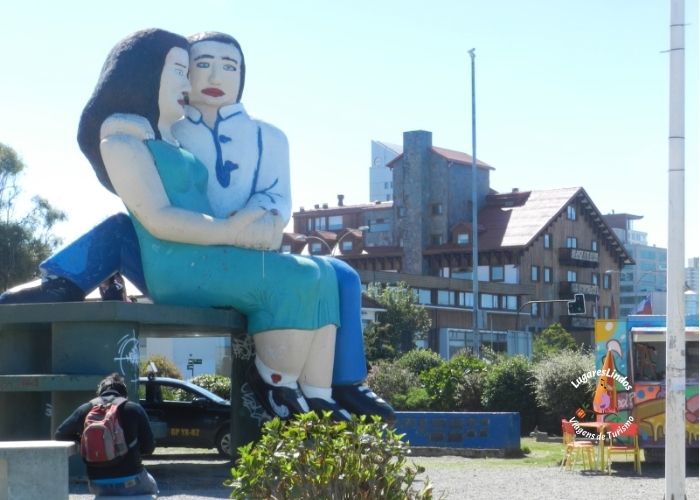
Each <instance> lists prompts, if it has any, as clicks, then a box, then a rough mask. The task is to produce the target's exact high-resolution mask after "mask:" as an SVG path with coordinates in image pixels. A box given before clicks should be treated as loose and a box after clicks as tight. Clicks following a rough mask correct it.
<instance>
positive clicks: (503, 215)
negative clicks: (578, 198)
mask: <svg viewBox="0 0 700 500" xmlns="http://www.w3.org/2000/svg"><path fill="white" fill-rule="evenodd" d="M579 189H581V188H560V189H550V190H545V191H529V192H521V193H518V194H519V195H521V196H523V195H527V199H526V201H525V202H524V203H522V204H521V205H519V206H512V207H509V206H503V204H502V203H500V202H499V201H500V200H499V198H501V197H503V196H510V193H508V194H506V195H498V194H497V195H491V196H489V197H488V198H487V205H486V206H485V207H484V208H483V209H482V210H481V211H479V223H480V224H482V225H483V226H484V227H486V231H485V233H484V234H483V236H480V238H479V240H480V241H479V247H480V248H482V249H484V250H485V249H491V248H494V249H495V248H501V247H523V246H526V245H527V244H528V243H529V242H530V241H531V240H533V239H534V238H535V237H536V236H537V235H538V234H539V232H540V231H541V230H542V229H543V228H544V227H545V226H547V224H548V223H549V222H550V221H551V220H552V219H553V218H554V216H555V215H557V214H558V213H559V212H560V211H561V210H562V209H563V208H564V207H565V206H566V205H567V204H568V203H569V202H570V201H571V199H572V198H573V197H574V195H575V194H576V193H577V192H578V190H579Z"/></svg>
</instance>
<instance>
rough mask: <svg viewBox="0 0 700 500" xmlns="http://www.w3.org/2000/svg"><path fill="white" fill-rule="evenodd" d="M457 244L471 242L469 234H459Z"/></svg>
mask: <svg viewBox="0 0 700 500" xmlns="http://www.w3.org/2000/svg"><path fill="white" fill-rule="evenodd" d="M457 244H458V245H468V244H469V235H468V234H467V233H459V234H457Z"/></svg>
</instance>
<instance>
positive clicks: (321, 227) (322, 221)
mask: <svg viewBox="0 0 700 500" xmlns="http://www.w3.org/2000/svg"><path fill="white" fill-rule="evenodd" d="M314 221H315V223H314V229H316V230H317V231H325V229H326V218H325V217H316V219H315V220H314Z"/></svg>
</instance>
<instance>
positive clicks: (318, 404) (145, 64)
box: [0, 29, 394, 421]
mask: <svg viewBox="0 0 700 500" xmlns="http://www.w3.org/2000/svg"><path fill="white" fill-rule="evenodd" d="M154 61H158V62H159V64H155V63H154ZM244 83H245V59H244V57H243V51H242V50H241V47H240V45H239V44H238V42H237V41H236V40H235V39H234V38H233V37H231V36H229V35H225V34H222V33H215V32H205V33H199V34H196V35H193V36H191V37H189V38H188V39H186V38H183V37H181V36H179V35H176V34H174V33H169V32H167V31H163V30H159V29H150V30H143V31H139V32H137V33H134V34H132V35H130V36H129V37H127V38H126V39H124V40H122V41H121V42H119V43H118V44H117V45H116V46H115V47H114V49H113V50H112V52H111V53H110V55H109V56H108V58H107V61H106V63H105V65H104V67H103V69H102V72H101V74H100V79H99V81H98V83H97V86H96V88H95V91H94V93H93V95H92V97H91V98H90V100H89V101H88V103H87V105H86V106H85V109H84V110H83V114H82V116H81V120H80V126H79V131H78V143H79V145H80V148H81V150H82V151H83V153H84V154H85V156H86V157H87V158H88V160H89V161H90V163H91V165H92V166H93V168H94V170H95V173H96V174H97V176H98V178H99V180H100V181H101V182H102V184H103V185H104V186H105V187H106V188H107V189H109V190H110V191H112V192H113V193H115V194H116V195H118V196H119V197H120V198H121V199H122V201H123V202H124V204H125V206H126V207H127V210H128V212H129V213H128V215H126V214H118V215H114V216H112V217H110V218H108V219H107V220H105V221H104V222H102V223H101V224H99V225H98V226H96V227H95V228H93V229H92V230H91V231H90V232H88V233H87V234H85V235H84V236H82V237H81V238H79V239H78V240H77V241H75V242H73V243H71V244H69V245H68V246H66V247H64V248H63V249H61V250H60V251H59V252H58V253H56V254H55V255H53V256H52V257H50V258H49V259H47V260H46V261H44V262H43V263H42V264H41V266H40V267H41V272H42V276H43V281H42V283H41V285H40V286H37V287H33V288H25V289H23V290H20V291H16V292H15V291H8V292H6V293H4V294H3V295H2V296H0V304H10V303H28V302H60V301H79V300H84V298H85V295H86V293H89V292H90V291H91V290H92V289H94V288H96V287H97V286H98V285H99V284H100V283H101V282H103V281H104V280H105V279H108V278H109V277H110V276H112V275H113V274H114V273H116V272H119V273H121V274H123V275H124V276H125V277H126V278H128V279H129V280H130V281H131V282H132V283H134V284H135V285H136V286H137V287H138V288H139V289H140V290H141V291H143V292H144V293H146V294H147V295H148V296H149V297H150V298H151V299H152V300H153V301H154V302H155V303H163V304H179V305H193V306H202V307H234V308H236V309H237V310H238V311H240V312H242V313H243V314H245V315H246V316H247V318H248V331H249V334H250V335H252V336H253V341H254V343H255V349H256V358H255V363H254V364H253V365H252V366H251V369H250V371H249V373H248V381H249V382H250V384H251V386H252V387H253V389H254V392H255V394H256V396H257V399H258V400H259V402H260V403H261V405H262V406H263V407H265V409H266V410H267V411H268V412H269V413H270V414H272V415H276V416H279V417H281V418H290V417H291V416H293V415H294V414H296V413H300V412H304V411H309V410H316V411H321V410H327V411H331V412H332V415H333V417H334V418H335V419H337V420H347V419H349V418H350V413H355V414H366V415H379V416H381V417H382V418H383V419H385V420H388V421H391V420H393V418H394V413H393V410H392V408H391V406H389V405H388V404H387V403H386V402H385V401H383V400H382V399H381V398H379V397H377V396H376V394H374V393H373V392H372V391H371V390H370V389H369V388H368V387H367V386H366V385H364V380H365V378H366V375H367V368H366V360H365V357H364V348H363V338H362V327H361V321H360V313H361V311H360V307H361V288H360V280H359V277H358V275H357V273H356V272H355V271H354V270H353V269H352V268H351V267H350V266H348V265H347V264H346V263H344V262H342V261H340V260H337V259H333V258H322V257H305V256H298V255H290V254H281V253H279V252H278V249H279V247H280V244H281V240H282V232H283V228H284V227H285V226H286V224H287V223H288V221H289V219H290V217H291V197H290V182H289V152H288V144H287V139H286V137H285V135H284V134H283V133H282V132H281V131H280V130H279V129H277V128H275V127H274V126H272V125H270V124H267V123H265V122H263V121H260V120H256V119H253V118H251V117H250V116H249V115H248V114H247V113H246V111H245V109H244V107H243V105H242V104H241V103H240V99H241V95H242V92H243V86H244ZM186 103H187V104H186Z"/></svg>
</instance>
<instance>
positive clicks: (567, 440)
mask: <svg viewBox="0 0 700 500" xmlns="http://www.w3.org/2000/svg"><path fill="white" fill-rule="evenodd" d="M561 432H562V438H563V441H564V457H563V458H562V460H561V468H562V469H563V468H565V467H566V468H568V469H569V470H573V468H574V465H576V459H577V458H579V457H580V458H581V463H582V464H583V466H584V467H587V468H588V469H594V468H595V461H594V459H593V452H594V450H595V447H594V444H593V442H592V441H588V440H584V439H579V440H577V439H576V430H575V429H574V426H573V424H572V423H571V422H569V421H568V420H565V419H562V421H561ZM586 459H588V464H586ZM567 466H568V467H567Z"/></svg>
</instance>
